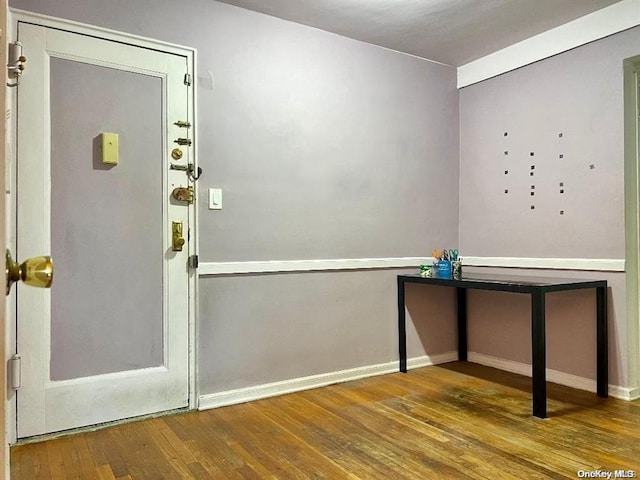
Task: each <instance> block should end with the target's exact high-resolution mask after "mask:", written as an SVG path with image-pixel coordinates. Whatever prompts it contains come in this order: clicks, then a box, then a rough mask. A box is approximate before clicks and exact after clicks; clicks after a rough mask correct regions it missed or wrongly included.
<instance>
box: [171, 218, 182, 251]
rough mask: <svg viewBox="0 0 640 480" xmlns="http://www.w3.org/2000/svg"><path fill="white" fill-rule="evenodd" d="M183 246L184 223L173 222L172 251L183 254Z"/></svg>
mask: <svg viewBox="0 0 640 480" xmlns="http://www.w3.org/2000/svg"><path fill="white" fill-rule="evenodd" d="M183 245H184V237H183V236H182V222H171V250H173V251H174V252H181V251H182V246H183Z"/></svg>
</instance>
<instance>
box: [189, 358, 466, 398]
mask: <svg viewBox="0 0 640 480" xmlns="http://www.w3.org/2000/svg"><path fill="white" fill-rule="evenodd" d="M457 358H458V354H457V353H456V352H446V353H442V354H438V355H431V356H424V357H416V358H411V359H409V360H408V361H407V368H409V369H413V368H420V367H426V366H429V365H437V364H440V363H447V362H452V361H454V360H456V359H457ZM398 367H399V365H398V362H397V361H393V362H388V363H381V364H378V365H368V366H366V367H358V368H351V369H348V370H341V371H337V372H330V373H323V374H320V375H311V376H308V377H301V378H294V379H291V380H284V381H281V382H273V383H267V384H264V385H256V386H253V387H246V388H239V389H237V390H228V391H225V392H219V393H211V394H208V395H201V396H200V397H199V401H198V410H208V409H210V408H217V407H224V406H226V405H235V404H238V403H244V402H249V401H251V400H259V399H261V398H268V397H275V396H277V395H284V394H285V393H293V392H299V391H301V390H310V389H312V388H317V387H324V386H327V385H332V384H334V383H342V382H349V381H352V380H359V379H361V378H366V377H372V376H375V375H385V374H387V373H395V372H397V371H398Z"/></svg>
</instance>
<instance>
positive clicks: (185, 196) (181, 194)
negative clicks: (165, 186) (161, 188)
mask: <svg viewBox="0 0 640 480" xmlns="http://www.w3.org/2000/svg"><path fill="white" fill-rule="evenodd" d="M171 195H172V196H173V198H175V199H176V200H178V201H179V202H187V203H189V204H192V203H193V199H194V197H195V195H194V193H193V187H176V188H174V189H173V192H171Z"/></svg>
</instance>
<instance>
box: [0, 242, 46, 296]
mask: <svg viewBox="0 0 640 480" xmlns="http://www.w3.org/2000/svg"><path fill="white" fill-rule="evenodd" d="M5 258H6V266H5V273H6V276H7V295H9V292H10V291H11V285H13V284H14V283H15V282H17V281H19V280H22V281H23V282H24V283H25V284H26V285H30V286H32V287H39V288H49V287H51V283H52V282H53V261H52V260H51V257H33V258H28V259H27V260H25V261H24V262H22V263H20V264H18V263H17V262H14V261H13V259H12V258H11V252H10V251H9V250H7V253H6V257H5Z"/></svg>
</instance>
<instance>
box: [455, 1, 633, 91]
mask: <svg viewBox="0 0 640 480" xmlns="http://www.w3.org/2000/svg"><path fill="white" fill-rule="evenodd" d="M637 25H640V0H623V1H621V2H619V3H615V4H613V5H611V6H609V7H605V8H603V9H601V10H598V11H596V12H593V13H590V14H589V15H585V16H584V17H581V18H578V19H576V20H573V21H571V22H569V23H566V24H564V25H561V26H559V27H556V28H554V29H551V30H548V31H546V32H544V33H541V34H539V35H536V36H534V37H531V38H528V39H526V40H523V41H522V42H518V43H516V44H513V45H511V46H509V47H507V48H503V49H502V50H498V51H497V52H494V53H492V54H490V55H487V56H486V57H482V58H479V59H478V60H474V61H473V62H469V63H467V64H465V65H462V66H460V67H458V88H463V87H467V86H469V85H472V84H474V83H477V82H481V81H482V80H486V79H488V78H491V77H495V76H497V75H500V74H503V73H506V72H509V71H511V70H515V69H516V68H520V67H523V66H525V65H529V64H530V63H534V62H537V61H539V60H543V59H545V58H548V57H551V56H553V55H557V54H559V53H562V52H566V51H567V50H571V49H572V48H576V47H579V46H580V45H584V44H586V43H589V42H593V41H594V40H598V39H600V38H604V37H607V36H609V35H613V34H614V33H618V32H621V31H623V30H627V29H629V28H632V27H635V26H637Z"/></svg>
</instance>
